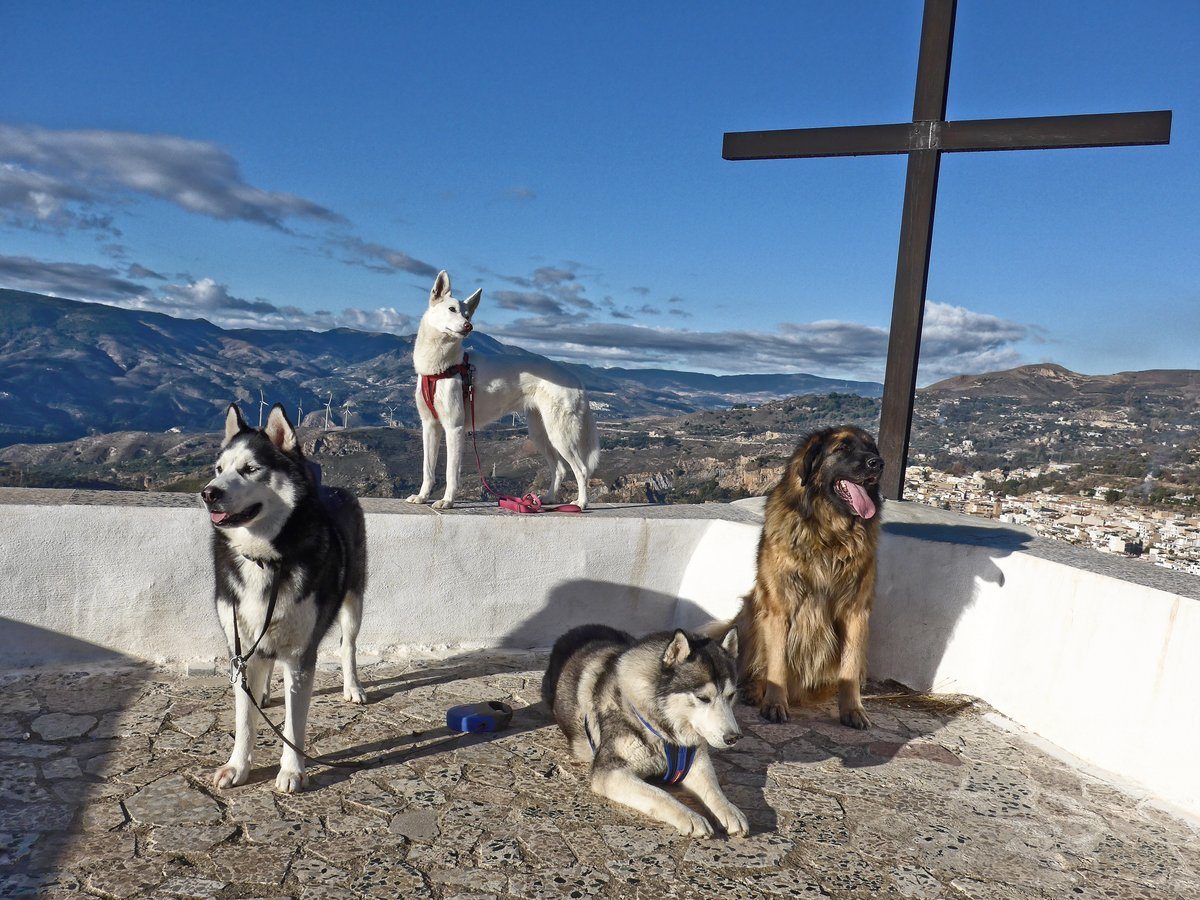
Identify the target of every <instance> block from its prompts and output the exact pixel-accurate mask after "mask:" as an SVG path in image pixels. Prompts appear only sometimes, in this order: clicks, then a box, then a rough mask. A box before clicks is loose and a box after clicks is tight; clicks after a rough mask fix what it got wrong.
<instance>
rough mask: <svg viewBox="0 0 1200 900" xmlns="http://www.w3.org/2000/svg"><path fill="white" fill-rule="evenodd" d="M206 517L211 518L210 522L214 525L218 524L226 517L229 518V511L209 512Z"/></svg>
mask: <svg viewBox="0 0 1200 900" xmlns="http://www.w3.org/2000/svg"><path fill="white" fill-rule="evenodd" d="M208 517H209V518H210V519H212V523H213V524H214V525H220V524H221V523H222V522H224V521H225V520H226V519H228V518H229V513H227V512H210V513H209V514H208Z"/></svg>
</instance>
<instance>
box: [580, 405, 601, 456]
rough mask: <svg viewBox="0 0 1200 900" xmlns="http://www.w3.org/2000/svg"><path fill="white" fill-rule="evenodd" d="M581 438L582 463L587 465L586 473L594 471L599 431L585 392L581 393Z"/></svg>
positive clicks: (598, 452)
mask: <svg viewBox="0 0 1200 900" xmlns="http://www.w3.org/2000/svg"><path fill="white" fill-rule="evenodd" d="M582 438H583V440H582V441H581V442H580V443H581V444H582V445H583V446H582V449H583V451H584V463H585V464H586V465H587V470H588V474H589V475H590V474H591V473H593V472H595V471H596V466H598V465H600V432H599V431H597V430H596V419H595V417H594V416H593V415H592V404H591V402H590V401H589V400H588V398H587V394H586V393H585V394H584V395H583V435H582Z"/></svg>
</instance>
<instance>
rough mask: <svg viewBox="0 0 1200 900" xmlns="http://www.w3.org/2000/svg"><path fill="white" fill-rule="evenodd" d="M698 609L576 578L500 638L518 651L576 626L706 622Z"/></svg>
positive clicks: (646, 627) (646, 628) (643, 629)
mask: <svg viewBox="0 0 1200 900" xmlns="http://www.w3.org/2000/svg"><path fill="white" fill-rule="evenodd" d="M711 618H712V617H711V616H709V615H708V614H707V613H705V611H704V610H703V609H701V608H700V607H699V606H698V605H696V604H695V603H692V602H691V601H688V600H684V599H681V598H680V597H677V596H676V595H674V594H664V593H662V592H660V591H653V590H648V589H646V588H641V587H636V586H634V585H629V584H617V583H616V582H612V581H597V580H595V579H591V578H580V579H576V580H574V581H567V582H564V583H562V584H560V585H557V586H556V587H554V588H553V589H552V590H551V591H550V593H549V595H548V596H547V599H546V604H545V605H544V606H543V607H542V608H541V609H540V610H538V612H536V613H534V614H533V615H532V616H530V617H529V618H527V619H526V620H525V621H523V622H522V623H521V624H520V625H518V626H517V627H516V628H514V629H512V630H511V631H510V632H509V633H508V634H506V635H504V637H503V638H501V639H500V641H499V646H501V647H508V648H512V649H519V650H533V649H545V648H549V647H551V646H552V645H553V644H554V642H555V641H556V640H557V639H558V638H559V637H560V636H561V635H562V634H564V633H565V632H567V631H569V630H570V629H572V628H574V627H575V626H576V625H592V624H598V625H610V626H612V627H613V628H620V629H622V630H624V631H628V632H630V633H631V634H634V635H636V636H639V637H640V636H641V635H643V634H648V633H649V632H652V631H664V630H666V629H668V628H673V627H675V623H676V622H688V623H689V624H690V623H693V622H705V621H708V620H709V619H711Z"/></svg>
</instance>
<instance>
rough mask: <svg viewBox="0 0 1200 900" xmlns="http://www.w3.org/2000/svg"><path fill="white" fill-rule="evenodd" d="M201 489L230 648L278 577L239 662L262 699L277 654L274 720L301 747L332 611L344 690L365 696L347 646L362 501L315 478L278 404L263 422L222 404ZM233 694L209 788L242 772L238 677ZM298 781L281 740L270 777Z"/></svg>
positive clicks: (248, 715) (249, 718)
mask: <svg viewBox="0 0 1200 900" xmlns="http://www.w3.org/2000/svg"><path fill="white" fill-rule="evenodd" d="M200 496H201V497H202V498H203V500H204V504H205V506H207V507H208V513H209V518H210V519H211V520H212V526H213V534H212V556H213V568H214V575H215V578H216V603H217V617H218V618H219V619H220V621H221V627H222V628H224V629H225V636H226V638H228V640H229V652H230V656H231V657H232V656H233V655H234V654H235V646H236V644H237V642H238V641H240V645H241V652H242V653H243V654H245V653H248V652H249V651H250V649H251V647H253V645H254V642H255V640H257V639H258V636H259V635H260V634H262V633H263V623H264V619H265V618H266V612H267V605H268V603H269V599H270V595H271V593H272V588H273V586H276V590H277V594H276V604H275V610H274V612H273V614H272V616H271V623H270V626H269V627H268V628H267V630H266V633H265V634H263V638H262V642H261V643H259V644H258V646H257V648H256V649H255V650H254V652H253V654H252V655H251V656H250V658H249V660H248V661H247V663H246V684H247V685H248V686H249V689H250V690H251V691H252V692H253V693H254V697H255V699H256V700H259V699H260V698H261V699H262V701H263V702H265V700H266V696H267V692H268V687H269V684H270V679H271V671H272V669H273V668H274V663H275V662H276V661H278V662H279V663H280V665H281V667H282V668H283V680H284V704H285V716H284V727H283V732H284V735H285V736H286V737H287V739H288V740H289V741H291V742H292V743H293V744H295V745H296V747H298V748H300V750H303V749H304V727H305V723H306V721H307V719H308V706H309V701H310V700H311V698H312V684H313V669H314V666H315V665H316V660H317V646H318V644H320V642H321V639H322V638H323V637H324V636H325V634H326V632H328V631H329V629H330V627H331V626H332V625H333V620H334V619H337V621H338V624H339V625H340V626H341V631H342V686H343V696H344V697H345V699H346V700H348V701H350V702H351V703H365V702H366V699H367V698H366V694H365V693H364V692H363V689H362V685H361V684H360V683H359V681H358V672H357V668H356V666H357V663H356V660H355V652H354V641H355V639H356V638H357V637H358V628H359V624H360V622H361V620H362V598H363V590H364V589H365V588H366V584H367V549H366V534H365V525H364V521H363V513H362V508H361V507H360V506H359V504H358V501H357V500H356V499H355V498H354V496H353V495H352V494H350V493H348V492H346V491H343V490H339V489H331V488H322V487H319V486H318V484H317V481H316V479H315V478H314V476H313V474H312V473H311V471H310V469H309V468H308V464H307V463H306V462H305V460H304V456H303V454H302V453H301V452H300V446H299V444H298V443H297V441H296V431H295V429H294V428H293V427H292V423H291V422H290V421H288V417H287V413H285V412H284V410H283V407H282V406H280V405H279V404H276V405H275V406H273V407H272V408H271V413H270V415H269V416H268V417H267V425H266V427H265V428H263V429H262V430H261V431H260V430H257V429H254V428H251V427H250V426H248V425H247V424H246V422H245V420H244V419H243V418H242V413H241V411H240V410H239V409H238V408H237V406H236V405H230V407H229V411H228V412H227V413H226V415H225V440H224V442H223V443H222V445H221V452H220V454H219V455H218V457H217V465H216V474H215V477H214V478H213V480H212V481H210V482H209V483H208V485H207V486H206V487H205V488H204V490H202V491H201V492H200ZM235 627H236V629H237V632H236V639H235V632H234V628H235ZM233 696H234V706H235V711H236V721H235V731H234V742H233V753H232V755H230V757H229V762H228V763H226V764H225V765H224V766H222V767H221V768H219V769H217V771H216V772H215V773H214V774H213V779H212V780H213V785H214V786H215V787H217V788H227V787H232V786H233V785H238V784H242V783H244V782H245V781H246V778H247V777H248V776H249V774H250V751H251V748H252V747H253V745H254V737H255V732H256V730H257V726H258V724H259V723H258V721H257V720H256V718H255V717H256V716H257V713H256V712H255V711H254V709H253V707H252V706H251V704H250V700H249V698H248V697H247V696H246V692H245V691H243V690H242V689H241V687H236V686H235V687H234V689H233ZM303 786H304V757H303V756H301V755H300V754H299V753H297V752H296V751H295V750H293V749H291V748H290V747H287V746H286V745H285V746H284V750H283V755H282V757H281V759H280V761H279V776H278V777H277V778H276V779H275V787H276V788H277V789H279V790H280V791H284V792H287V793H292V792H295V791H298V790H300V789H301V788H302V787H303Z"/></svg>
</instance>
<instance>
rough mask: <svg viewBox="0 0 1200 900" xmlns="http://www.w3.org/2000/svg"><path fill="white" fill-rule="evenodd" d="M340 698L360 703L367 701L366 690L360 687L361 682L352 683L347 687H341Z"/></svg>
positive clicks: (348, 701)
mask: <svg viewBox="0 0 1200 900" xmlns="http://www.w3.org/2000/svg"><path fill="white" fill-rule="evenodd" d="M342 699H343V700H345V701H346V702H347V703H357V704H360V705H361V704H363V703H366V702H367V692H366V691H364V690H363V689H362V685H361V684H352V685H350V686H349V687H344V688H342Z"/></svg>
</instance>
